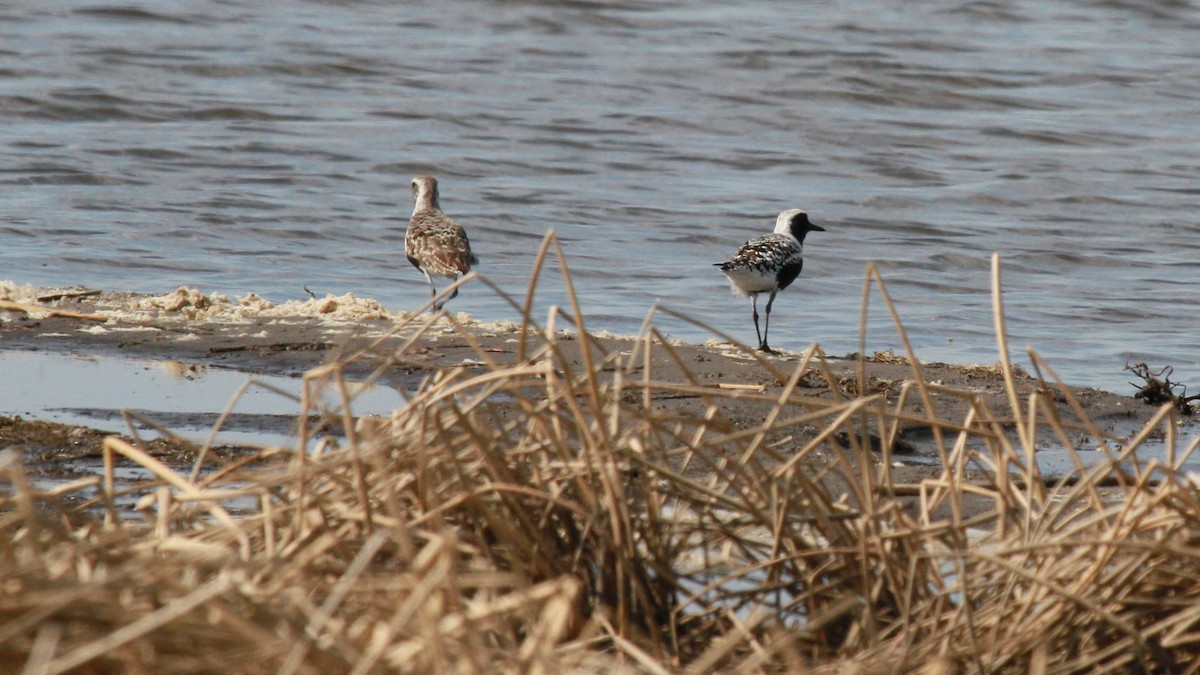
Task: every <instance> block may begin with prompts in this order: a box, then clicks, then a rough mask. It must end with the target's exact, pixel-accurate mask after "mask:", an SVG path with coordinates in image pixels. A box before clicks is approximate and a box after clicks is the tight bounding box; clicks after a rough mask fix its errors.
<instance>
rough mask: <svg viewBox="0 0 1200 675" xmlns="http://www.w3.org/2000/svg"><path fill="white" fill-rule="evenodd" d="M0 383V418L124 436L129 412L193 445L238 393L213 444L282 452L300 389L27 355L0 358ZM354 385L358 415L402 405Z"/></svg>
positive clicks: (189, 370)
mask: <svg viewBox="0 0 1200 675" xmlns="http://www.w3.org/2000/svg"><path fill="white" fill-rule="evenodd" d="M0 382H3V383H4V384H3V386H0V415H20V416H21V417H23V418H26V419H39V420H46V421H50V422H59V423H62V424H70V425H77V426H87V427H92V428H98V429H104V430H107V431H114V432H120V433H128V432H129V430H128V427H127V425H126V422H125V419H124V416H123V411H131V412H134V413H137V414H138V415H139V416H141V417H144V418H146V419H148V420H150V421H152V422H153V423H154V424H158V425H161V426H162V427H164V428H166V429H169V430H171V432H173V433H175V434H178V435H179V436H182V437H184V438H187V439H189V440H194V441H197V442H204V441H205V440H206V439H207V437H208V435H209V433H210V430H211V429H212V428H213V426H214V424H215V423H216V422H217V420H218V419H219V418H220V416H221V415H222V414H223V413H224V412H225V410H226V408H227V407H229V405H230V403H231V401H233V400H234V398H235V396H236V397H237V400H236V402H234V404H233V406H232V410H231V415H230V416H229V417H228V419H227V420H226V422H225V423H224V424H223V425H222V427H221V431H220V432H219V434H218V435H217V439H216V444H237V445H259V446H261V445H282V446H285V447H286V446H290V445H292V440H293V438H294V430H295V428H296V424H297V418H298V416H299V413H300V404H299V403H298V399H299V396H300V393H301V389H302V387H303V380H301V379H300V378H296V377H282V376H275V375H254V374H249V373H244V372H240V371H234V370H224V369H220V368H211V367H208V366H205V365H202V364H196V363H184V362H180V361H166V360H164V361H150V360H143V359H129V358H120V357H110V356H95V355H87V354H57V353H47V352H30V351H25V352H3V353H0ZM351 386H352V387H353V388H354V389H355V390H356V391H355V396H354V399H353V401H352V403H351V406H350V407H351V411H352V413H353V414H354V415H355V416H359V415H369V414H372V415H388V414H390V413H391V412H392V411H393V410H395V409H396V408H398V407H401V406H402V405H403V404H404V400H403V398H402V397H401V396H400V393H399V392H397V391H396V390H395V389H392V388H390V387H387V386H383V385H373V386H369V387H360V386H356V385H351ZM239 391H241V394H240V395H238V393H239ZM323 395H324V403H325V405H326V407H327V409H332V408H336V407H337V404H338V401H339V399H338V398H336V397H335V396H333V395H332V392H328V391H327V392H324V394H323ZM293 397H295V398H293ZM138 428H139V434H141V435H142V436H143V437H149V438H153V437H154V436H155V432H153V431H152V427H148V426H147V425H144V424H141V423H139V424H138Z"/></svg>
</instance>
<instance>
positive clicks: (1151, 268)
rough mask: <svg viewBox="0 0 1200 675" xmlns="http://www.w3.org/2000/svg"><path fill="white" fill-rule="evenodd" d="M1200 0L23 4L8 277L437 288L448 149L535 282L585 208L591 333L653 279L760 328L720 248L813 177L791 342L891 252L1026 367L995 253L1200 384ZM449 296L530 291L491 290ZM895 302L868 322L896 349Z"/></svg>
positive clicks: (844, 341) (1093, 325)
mask: <svg viewBox="0 0 1200 675" xmlns="http://www.w3.org/2000/svg"><path fill="white" fill-rule="evenodd" d="M1197 28H1200V10H1198V8H1197V7H1196V6H1194V5H1193V3H1191V2H1186V1H1178V2H1166V1H1163V2H1120V1H1116V0H1109V1H1094V2H1071V3H1061V2H1051V1H1049V0H1026V1H1020V0H1018V1H1014V2H998V1H994V2H974V3H962V2H912V3H870V2H849V3H819V4H818V3H811V4H810V3H805V4H803V5H799V4H797V3H789V2H760V3H750V4H744V5H728V4H727V3H718V2H712V1H711V0H692V1H687V2H684V1H679V2H654V3H649V2H637V1H633V0H624V1H619V2H612V3H596V2H586V1H578V2H564V3H545V2H534V1H527V2H485V1H473V2H468V1H463V0H449V1H447V2H439V3H432V4H430V5H429V6H410V3H392V2H349V3H326V2H281V3H237V2H228V1H218V0H209V1H207V2H204V1H201V2H186V3H185V2H155V3H146V2H143V3H123V2H121V0H115V1H113V0H109V1H107V2H84V1H79V2H55V1H53V0H50V1H39V2H32V1H31V0H18V2H16V3H8V4H6V5H4V6H3V7H0V183H3V185H4V198H3V199H2V200H0V244H2V245H0V265H3V269H4V272H3V273H2V274H0V277H5V278H11V279H13V280H15V281H18V282H21V283H35V284H42V285H51V284H85V285H89V286H93V287H100V288H109V289H132V290H144V291H153V292H163V291H166V290H171V289H173V288H175V287H176V286H179V285H183V284H186V285H190V286H195V287H199V288H202V289H204V290H206V291H214V290H215V291H221V292H225V293H236V294H241V293H246V292H250V291H254V292H257V293H260V294H262V295H265V296H267V297H269V298H271V299H275V300H284V299H289V298H301V297H307V295H306V294H305V292H304V287H305V286H307V287H308V288H310V289H312V290H313V291H314V292H317V293H327V292H328V293H344V292H350V291H352V292H355V293H359V294H364V295H370V296H373V297H376V298H379V299H380V300H381V301H382V302H384V304H385V305H387V306H389V307H390V308H393V309H403V308H408V307H414V306H416V305H417V304H418V303H419V302H422V301H423V300H424V299H425V298H426V297H427V291H426V288H425V285H424V280H423V278H422V277H421V276H420V275H419V274H418V273H417V272H416V271H415V270H413V269H411V268H410V267H409V266H408V264H407V263H406V262H405V260H404V258H403V256H402V248H403V233H404V227H405V224H406V222H407V214H408V213H409V212H410V211H411V198H410V196H409V194H408V181H409V179H410V178H411V177H412V176H413V175H416V174H418V173H427V172H428V173H433V174H436V175H437V176H439V178H440V179H441V187H442V204H443V206H444V207H445V209H446V210H447V212H448V213H450V215H452V216H453V217H455V218H457V219H458V220H460V221H461V222H463V223H464V224H465V225H467V227H468V229H469V231H470V233H471V236H472V241H473V243H474V247H475V249H476V250H477V252H478V254H479V255H480V257H481V258H482V259H483V265H482V266H481V268H480V271H481V272H483V273H485V274H487V275H488V276H489V278H491V279H492V280H493V281H495V282H496V283H497V284H499V285H500V286H501V287H502V288H504V289H506V290H508V291H510V292H513V293H523V292H524V289H525V287H526V282H527V279H528V275H529V270H530V266H531V264H532V261H533V254H534V252H535V250H536V247H537V245H538V242H539V240H540V238H541V236H542V235H543V233H544V232H545V231H546V230H547V229H549V228H554V229H555V230H556V231H557V232H558V233H559V235H560V237H561V238H562V241H563V243H564V246H565V248H566V252H567V254H568V256H569V262H570V264H571V266H572V270H573V272H574V275H575V276H574V278H575V283H576V287H577V290H578V292H579V294H580V297H581V301H582V303H583V306H584V308H585V311H586V312H587V314H588V316H589V317H590V318H591V321H592V327H595V328H603V329H608V330H612V331H616V332H634V331H636V329H637V327H638V325H639V323H640V321H641V319H642V317H643V316H644V314H645V312H646V311H647V309H648V308H649V307H650V306H651V305H652V304H653V303H654V302H655V300H658V301H660V302H661V303H662V304H664V305H666V306H669V307H671V308H674V309H677V310H680V311H683V312H686V313H688V314H691V315H693V316H695V317H697V318H700V319H703V320H705V321H708V322H711V323H712V324H714V325H716V326H717V327H719V328H721V329H723V330H726V331H729V332H732V333H734V334H735V335H737V336H739V337H741V338H742V339H744V340H746V341H750V340H753V330H752V327H751V325H750V317H749V308H748V307H747V305H748V304H749V302H748V301H746V300H743V299H737V298H734V297H732V296H730V295H729V292H728V290H727V284H726V283H725V281H724V279H723V277H722V276H721V275H720V274H719V273H718V272H717V271H716V270H715V269H714V268H713V267H712V266H711V263H713V262H717V261H720V260H724V259H726V257H727V256H728V254H729V253H731V252H732V250H733V248H734V247H736V246H737V245H738V244H740V243H741V242H742V241H744V240H745V239H747V238H748V237H750V236H753V235H756V234H759V233H761V232H764V231H765V230H767V229H768V228H769V227H770V223H771V222H772V221H773V217H774V215H775V214H776V213H777V212H779V211H781V210H783V209H785V208H789V207H794V206H800V207H804V208H806V209H808V211H809V212H810V214H811V218H812V220H813V221H814V222H816V223H818V224H821V225H823V226H825V227H826V228H827V230H828V231H827V232H825V233H815V234H814V235H813V236H811V237H810V238H809V241H808V245H807V247H806V249H807V250H806V252H807V254H808V260H807V262H806V265H805V270H804V274H803V276H802V277H801V279H800V281H799V282H798V283H797V286H795V287H794V288H793V289H790V290H789V291H787V292H786V293H785V294H784V295H783V296H781V298H780V299H779V301H778V302H777V303H776V305H775V315H774V317H773V318H774V320H773V321H772V327H773V329H774V330H773V331H772V340H771V341H772V344H773V345H775V346H777V347H781V348H790V349H799V348H803V347H805V346H807V345H808V344H810V343H811V342H813V341H819V342H820V343H821V344H822V345H823V346H824V347H825V348H826V349H827V350H828V351H829V352H831V353H835V354H840V353H845V352H849V351H852V350H855V349H857V330H858V308H859V304H860V296H861V289H862V279H863V270H864V267H865V265H866V263H867V262H868V261H877V262H878V263H879V265H880V268H881V270H882V271H883V274H884V275H885V278H886V279H887V280H888V282H889V290H890V292H891V294H892V296H893V297H894V298H895V299H896V301H897V303H898V306H899V309H900V312H901V314H902V317H903V319H904V321H905V324H906V327H907V329H908V331H909V335H910V337H911V338H912V340H913V341H914V343H915V344H916V346H917V348H918V351H919V354H920V355H921V356H922V357H923V358H926V359H932V360H943V361H953V362H984V363H992V362H995V361H996V360H997V356H996V348H995V345H994V340H993V338H992V320H991V300H990V297H989V295H988V293H989V286H990V274H989V269H988V268H989V258H990V255H991V253H992V252H993V251H999V252H1000V253H1001V254H1002V255H1003V260H1004V265H1005V266H1004V272H1005V288H1006V291H1007V297H1006V301H1007V309H1008V312H1009V316H1010V324H1009V329H1010V331H1011V333H1012V339H1013V347H1014V349H1015V350H1021V349H1023V348H1024V346H1025V345H1033V346H1034V347H1036V348H1037V349H1038V350H1039V351H1040V352H1041V353H1042V354H1043V355H1044V356H1046V357H1047V358H1048V359H1049V360H1050V362H1051V363H1052V364H1053V365H1054V366H1055V367H1056V368H1057V369H1058V370H1059V371H1060V373H1061V374H1063V375H1065V376H1066V377H1067V378H1068V379H1070V380H1071V381H1073V382H1075V383H1080V384H1091V385H1097V386H1101V387H1104V388H1108V389H1113V390H1117V391H1127V390H1128V391H1131V389H1130V388H1129V387H1128V385H1126V384H1125V382H1126V381H1127V379H1128V378H1127V377H1126V376H1125V374H1124V373H1122V372H1121V367H1122V366H1123V365H1124V363H1125V360H1126V359H1127V358H1132V359H1133V360H1135V361H1142V360H1144V361H1147V362H1150V363H1151V365H1155V366H1157V365H1164V364H1167V363H1170V364H1173V365H1175V367H1176V375H1177V376H1178V377H1177V379H1179V380H1181V381H1184V382H1197V383H1198V384H1197V385H1196V386H1200V344H1198V341H1197V338H1196V333H1195V321H1194V318H1193V314H1194V311H1193V310H1192V308H1193V307H1194V306H1195V303H1196V300H1197V293H1198V291H1197V288H1198V286H1197V283H1196V282H1197V281H1198V276H1200V272H1198V271H1197V270H1198V269H1200V268H1198V266H1197V264H1196V260H1197V256H1198V254H1200V237H1198V236H1197V234H1200V219H1198V217H1197V215H1196V213H1197V209H1196V203H1197V196H1198V195H1200V185H1198V184H1197V176H1200V136H1198V135H1197V134H1196V130H1197V129H1200V48H1197V47H1196V40H1195V36H1196V34H1197ZM548 281H549V282H550V283H551V286H550V287H548V288H547V291H546V292H545V293H544V294H543V295H542V296H540V297H541V298H542V300H543V302H542V303H541V305H540V306H539V313H541V312H544V311H545V307H546V305H547V304H549V303H551V302H556V303H563V302H564V295H563V293H562V292H561V290H558V285H559V284H558V283H557V281H556V280H555V279H553V278H552V279H549V280H548ZM451 307H452V308H455V309H459V310H464V311H470V312H472V313H474V314H476V315H478V316H480V317H482V318H486V319H497V318H512V312H511V310H509V309H508V308H507V307H506V305H505V304H504V303H503V302H502V301H501V300H499V299H498V298H496V297H494V296H493V295H492V294H490V293H489V292H486V291H485V289H483V288H482V287H476V288H469V289H467V290H466V291H465V292H464V293H463V294H462V295H461V296H460V297H459V298H458V299H456V300H455V301H454V302H453V303H452V304H451ZM873 312H874V315H873V316H874V317H875V318H874V319H873V321H872V324H871V325H872V328H871V332H870V341H869V343H868V349H884V348H888V347H896V348H898V347H899V342H898V340H897V338H896V336H895V334H894V332H893V331H891V330H890V328H889V322H888V321H887V320H886V316H885V315H884V314H883V313H882V312H881V311H880V305H879V303H878V302H875V303H874V304H873ZM661 325H662V326H663V327H664V328H666V329H667V330H668V331H669V332H670V333H671V334H672V335H674V336H676V337H681V338H685V339H703V338H705V337H707V336H706V335H705V334H704V333H703V332H702V331H700V330H698V329H695V328H692V327H690V326H688V325H686V324H682V323H678V322H674V321H670V320H663V321H662V322H661Z"/></svg>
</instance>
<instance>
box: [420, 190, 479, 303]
mask: <svg viewBox="0 0 1200 675" xmlns="http://www.w3.org/2000/svg"><path fill="white" fill-rule="evenodd" d="M412 194H413V201H414V202H415V203H416V205H415V206H414V207H413V213H412V218H411V219H409V221H408V231H407V232H406V233H405V234H404V255H406V256H408V261H409V262H410V263H412V264H413V267H416V268H417V269H419V270H421V272H423V273H424V274H425V280H426V281H428V282H429V292H430V294H431V295H432V296H433V297H435V298H436V297H437V287H436V286H434V285H433V278H434V277H446V278H448V279H457V278H458V277H460V276H462V275H464V274H466V273H467V272H470V271H471V265H478V264H479V259H478V258H476V257H475V254H474V253H471V242H470V241H469V240H468V239H467V232H466V230H464V229H463V227H462V225H459V224H458V223H456V222H454V221H453V220H451V219H450V217H449V216H447V215H446V214H445V213H442V207H441V206H440V205H439V204H438V184H437V179H436V178H434V177H433V176H417V177H416V178H414V179H412ZM456 296H458V289H457V288H456V289H454V292H453V293H451V294H450V297H449V298H446V300H443V301H442V302H441V303H437V304H434V306H433V311H435V312H436V311H438V310H440V309H441V308H442V305H444V304H446V302H448V301H450V300H453V299H454V298H455V297H456Z"/></svg>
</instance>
